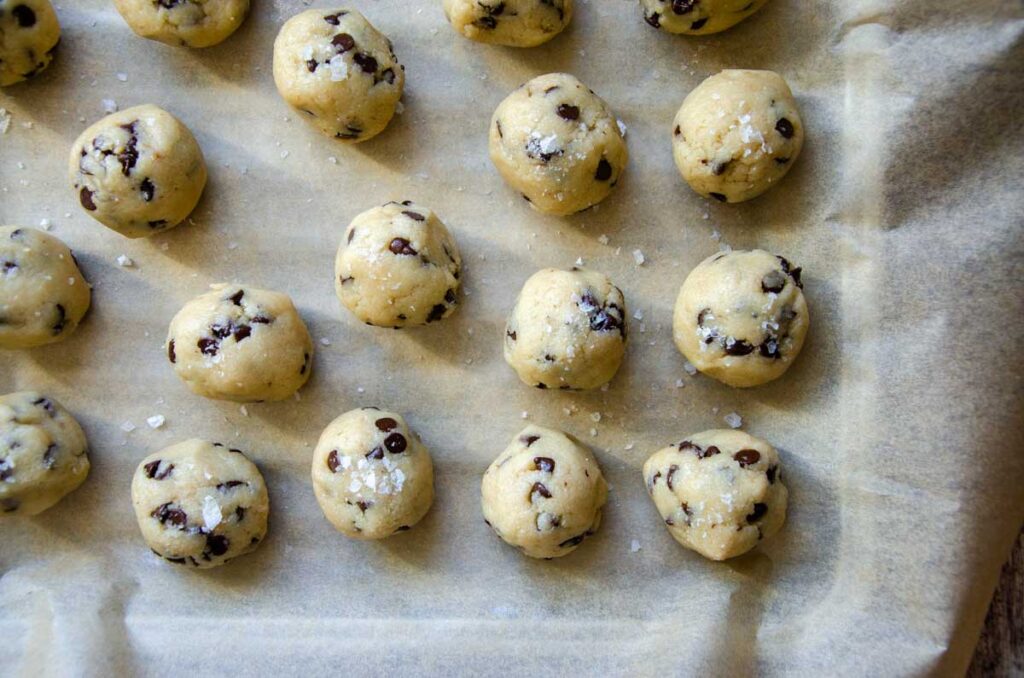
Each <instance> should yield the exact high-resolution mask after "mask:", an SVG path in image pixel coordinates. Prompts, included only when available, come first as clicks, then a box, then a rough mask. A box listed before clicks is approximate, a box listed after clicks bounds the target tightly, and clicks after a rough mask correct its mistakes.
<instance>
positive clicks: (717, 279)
mask: <svg viewBox="0 0 1024 678" xmlns="http://www.w3.org/2000/svg"><path fill="white" fill-rule="evenodd" d="M800 273H801V269H799V268H796V267H794V266H793V265H792V264H790V263H789V261H787V260H786V259H784V258H783V257H778V256H775V255H774V254H769V253H768V252H765V251H764V250H753V251H751V252H744V251H739V250H736V251H732V252H728V253H726V252H720V253H718V254H716V255H714V256H711V257H708V258H707V259H705V260H704V261H702V262H701V263H700V264H699V265H698V266H697V268H695V269H693V271H691V272H690V275H688V276H687V277H686V280H685V281H684V282H683V286H682V288H681V289H680V290H679V297H678V299H676V308H675V316H674V319H673V335H674V337H675V342H676V346H677V347H678V348H679V351H680V352H681V353H682V354H683V355H684V356H686V359H687V360H689V361H690V362H691V363H693V365H694V366H695V367H696V368H697V369H698V370H700V371H701V372H703V373H704V374H706V375H708V376H710V377H714V378H715V379H717V380H718V381H721V382H723V383H725V384H728V385H729V386H739V387H747V386H758V385H760V384H764V383H767V382H769V381H772V380H773V379H778V378H779V377H781V376H782V375H783V374H784V373H785V372H786V370H788V369H789V366H790V365H792V364H793V361H795V360H796V357H797V356H798V355H800V349H801V348H803V345H804V337H806V336H807V328H808V326H809V325H810V320H811V319H810V316H809V315H808V312H807V302H806V301H804V293H803V289H802V288H803V285H802V283H801V282H800Z"/></svg>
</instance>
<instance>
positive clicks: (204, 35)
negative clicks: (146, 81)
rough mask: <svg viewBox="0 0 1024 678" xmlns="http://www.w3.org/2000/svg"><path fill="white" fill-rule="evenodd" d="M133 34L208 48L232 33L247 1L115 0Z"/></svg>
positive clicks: (247, 4)
mask: <svg viewBox="0 0 1024 678" xmlns="http://www.w3.org/2000/svg"><path fill="white" fill-rule="evenodd" d="M114 7H116V8H117V11H118V12H120V13H121V16H122V17H123V18H124V20H125V22H126V23H127V24H128V26H129V27H131V29H132V30H133V31H135V33H136V35H139V36H141V37H143V38H149V39H150V40H157V41H159V42H163V43H165V44H168V45H184V46H187V47H210V46H211V45H216V44H217V43H219V42H222V41H223V40H224V39H225V38H227V37H228V36H229V35H231V34H232V33H234V32H235V30H237V29H238V27H239V26H241V25H242V22H243V21H245V17H246V15H248V14H249V0H114Z"/></svg>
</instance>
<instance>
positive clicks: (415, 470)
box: [313, 407, 434, 539]
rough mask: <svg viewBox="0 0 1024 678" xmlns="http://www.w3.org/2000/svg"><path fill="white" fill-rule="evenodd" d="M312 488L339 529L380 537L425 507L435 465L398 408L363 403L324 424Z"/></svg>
mask: <svg viewBox="0 0 1024 678" xmlns="http://www.w3.org/2000/svg"><path fill="white" fill-rule="evenodd" d="M313 491H314V493H315V494H316V500H317V502H318V503H319V504H320V509H321V510H322V511H323V512H324V516H326V517H327V520H329V521H330V522H331V524H332V525H334V527H335V528H337V529H338V531H339V532H341V533H342V534H344V535H345V536H348V537H353V538H355V539H383V538H384V537H389V536H391V535H392V534H395V533H396V532H404V531H405V530H408V529H409V528H411V527H412V526H413V525H415V524H416V523H418V522H419V521H420V520H421V519H422V518H423V516H425V515H426V514H427V511H428V510H430V505H431V504H433V503H434V466H433V463H432V462H431V460H430V452H429V451H427V448H426V447H425V446H424V445H423V443H422V442H421V441H420V439H419V436H417V435H416V434H415V433H414V432H413V431H411V430H410V429H409V426H408V425H407V424H406V423H405V419H403V418H402V416H401V415H400V414H396V413H394V412H386V411H384V410H380V409H377V408H376V407H363V408H361V409H358V410H351V411H349V412H346V413H345V414H343V415H341V416H340V417H338V418H337V419H335V420H334V421H332V422H331V423H330V424H329V425H328V426H327V428H326V429H324V432H323V434H322V435H321V436H320V441H319V442H318V443H317V445H316V449H315V450H314V451H313Z"/></svg>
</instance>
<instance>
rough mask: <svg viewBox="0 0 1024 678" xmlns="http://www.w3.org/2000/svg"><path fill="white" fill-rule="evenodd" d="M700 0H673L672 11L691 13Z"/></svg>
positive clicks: (675, 12)
mask: <svg viewBox="0 0 1024 678" xmlns="http://www.w3.org/2000/svg"><path fill="white" fill-rule="evenodd" d="M698 2H699V0H672V12H673V13H674V14H689V13H690V12H692V11H693V8H694V6H695V5H696V4H697V3H698Z"/></svg>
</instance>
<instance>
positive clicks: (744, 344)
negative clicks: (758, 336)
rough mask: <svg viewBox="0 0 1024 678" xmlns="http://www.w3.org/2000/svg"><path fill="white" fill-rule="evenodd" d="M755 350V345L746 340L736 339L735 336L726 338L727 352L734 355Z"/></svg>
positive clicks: (741, 354)
mask: <svg viewBox="0 0 1024 678" xmlns="http://www.w3.org/2000/svg"><path fill="white" fill-rule="evenodd" d="M753 352H754V347H753V345H752V344H751V343H750V342H748V341H746V340H744V339H736V338H734V337H728V338H726V340H725V354H726V355H733V356H743V355H748V354H750V353H753Z"/></svg>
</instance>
